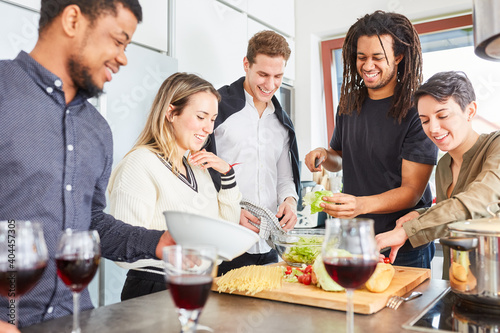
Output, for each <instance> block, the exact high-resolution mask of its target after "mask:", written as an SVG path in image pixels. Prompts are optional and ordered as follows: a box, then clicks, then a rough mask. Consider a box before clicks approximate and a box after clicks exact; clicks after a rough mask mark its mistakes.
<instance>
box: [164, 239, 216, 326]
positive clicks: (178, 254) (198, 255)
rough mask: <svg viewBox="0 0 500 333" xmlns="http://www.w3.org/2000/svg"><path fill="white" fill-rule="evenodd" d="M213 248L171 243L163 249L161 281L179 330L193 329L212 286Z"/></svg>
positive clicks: (214, 251) (214, 254) (214, 252)
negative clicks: (171, 302)
mask: <svg viewBox="0 0 500 333" xmlns="http://www.w3.org/2000/svg"><path fill="white" fill-rule="evenodd" d="M216 258H217V249H216V248H215V247H212V246H195V245H193V246H189V245H172V246H167V247H164V248H163V261H164V264H165V266H164V267H165V281H166V283H167V285H168V289H169V291H170V295H171V297H172V300H173V301H174V303H175V306H176V308H177V314H178V316H179V321H180V323H181V332H182V333H192V332H196V327H197V325H198V318H199V316H200V313H201V311H202V310H203V307H204V306H205V303H206V302H207V298H208V294H209V292H210V287H211V286H212V281H213V276H214V275H215V273H214V265H215V260H216Z"/></svg>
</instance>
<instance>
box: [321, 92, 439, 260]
mask: <svg viewBox="0 0 500 333" xmlns="http://www.w3.org/2000/svg"><path fill="white" fill-rule="evenodd" d="M391 101H392V97H389V98H385V99H381V100H372V99H369V98H367V99H366V101H365V102H364V104H363V107H362V109H361V112H360V113H359V114H358V113H357V112H356V111H354V112H353V113H352V114H351V115H340V116H339V115H338V114H337V116H336V117H335V119H336V124H335V130H334V132H333V137H332V140H331V142H330V147H331V148H332V149H334V150H339V151H342V168H343V177H344V180H343V181H344V186H343V192H344V193H347V194H352V195H355V196H368V195H376V194H380V193H383V192H386V191H389V190H391V189H394V188H397V187H400V186H401V165H402V159H405V160H408V161H412V162H417V163H423V164H431V165H435V164H436V161H437V152H438V150H437V147H436V146H435V145H434V143H433V142H432V141H431V140H430V139H429V138H428V137H427V136H426V135H425V133H424V131H423V129H422V125H421V122H420V119H419V117H418V113H417V111H416V110H415V108H412V109H410V110H409V112H408V115H407V116H406V117H405V118H404V119H403V120H402V122H401V124H399V122H398V120H397V119H394V118H392V117H389V116H388V115H387V113H388V110H389V108H390V105H391ZM431 204H432V193H431V191H430V188H429V185H427V187H426V189H425V192H424V195H423V196H422V198H421V199H420V201H419V202H418V203H417V205H416V206H415V207H413V208H411V209H406V210H402V211H399V212H395V213H390V214H366V215H362V217H369V218H371V219H374V220H375V233H376V234H378V233H381V232H385V231H389V230H392V229H394V227H395V222H396V220H397V219H398V218H399V217H401V216H403V215H404V214H406V213H407V212H408V211H410V210H412V209H414V208H421V207H430V206H431ZM405 249H413V248H412V247H411V245H410V244H409V242H407V244H405V245H404V247H403V248H402V250H405Z"/></svg>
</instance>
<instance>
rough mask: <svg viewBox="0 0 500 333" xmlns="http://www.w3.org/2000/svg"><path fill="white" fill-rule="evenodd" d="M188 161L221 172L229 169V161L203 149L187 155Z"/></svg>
mask: <svg viewBox="0 0 500 333" xmlns="http://www.w3.org/2000/svg"><path fill="white" fill-rule="evenodd" d="M189 163H191V164H192V165H199V166H200V168H202V169H208V168H212V169H214V170H216V171H217V172H219V173H222V174H225V173H227V172H229V170H231V166H230V165H229V163H227V162H225V161H224V160H222V159H221V158H220V157H218V156H217V155H215V154H213V153H209V152H207V151H206V150H205V149H203V150H200V151H198V152H196V153H194V154H192V155H191V156H189Z"/></svg>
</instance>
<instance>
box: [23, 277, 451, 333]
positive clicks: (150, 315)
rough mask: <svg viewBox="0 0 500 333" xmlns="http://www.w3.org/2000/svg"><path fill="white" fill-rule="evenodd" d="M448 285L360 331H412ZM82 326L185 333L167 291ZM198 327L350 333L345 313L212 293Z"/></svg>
mask: <svg viewBox="0 0 500 333" xmlns="http://www.w3.org/2000/svg"><path fill="white" fill-rule="evenodd" d="M448 285H449V283H448V281H445V280H437V279H431V280H427V281H425V282H423V283H422V284H421V285H419V286H418V287H416V288H415V289H414V290H417V291H421V292H422V293H423V296H422V297H419V298H417V299H415V300H413V301H410V302H407V303H404V304H402V305H401V306H400V307H399V309H398V310H392V309H388V308H384V309H382V310H380V311H379V312H377V313H375V314H372V315H359V314H355V315H354V325H355V331H356V332H366V333H370V332H384V333H390V332H398V333H399V332H404V331H407V330H404V329H403V328H402V327H401V325H403V324H404V323H406V322H407V321H408V320H409V319H411V318H413V317H414V316H415V315H417V314H418V313H420V312H421V311H422V310H423V309H424V308H425V307H426V306H427V305H429V304H430V303H431V302H432V301H433V300H434V299H436V298H437V297H438V296H439V295H440V294H441V293H442V292H443V291H444V290H445V289H446V288H447V287H448ZM80 323H81V328H82V332H83V333H85V332H89V333H90V332H92V333H94V332H106V333H113V332H116V333H126V332H175V333H178V332H179V331H180V324H179V321H178V319H177V313H176V310H175V306H174V304H173V301H172V299H171V298H170V294H169V292H168V291H163V292H158V293H155V294H151V295H148V296H143V297H139V298H135V299H131V300H128V301H125V302H121V303H117V304H112V305H108V306H104V307H100V308H97V309H94V310H90V311H85V312H82V313H81V315H80ZM199 323H200V324H201V325H205V326H209V327H211V328H212V329H214V331H215V332H245V333H249V332H256V333H257V332H259V333H261V332H300V331H303V332H321V333H328V332H345V312H343V311H335V310H328V309H322V308H315V307H310V306H303V305H295V304H290V303H282V302H276V301H268V300H262V299H257V298H253V297H247V296H237V295H229V294H218V293H216V292H211V293H210V295H209V299H208V301H207V304H206V306H205V309H204V310H203V312H202V315H201V317H200V321H199ZM71 327H72V317H71V316H67V317H63V318H58V319H55V320H51V321H47V322H44V323H41V324H37V325H33V326H30V327H26V328H24V329H22V330H21V332H22V333H39V332H43V333H48V332H57V333H61V332H71ZM407 332H410V331H407Z"/></svg>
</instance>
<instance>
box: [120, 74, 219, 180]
mask: <svg viewBox="0 0 500 333" xmlns="http://www.w3.org/2000/svg"><path fill="white" fill-rule="evenodd" d="M199 92H208V93H211V94H213V95H214V96H215V97H216V98H217V100H218V101H220V95H219V93H218V92H217V90H215V88H214V87H213V86H212V84H211V83H210V82H208V81H206V80H204V79H202V78H200V77H199V76H197V75H194V74H187V73H175V74H173V75H171V76H170V77H168V78H167V79H166V80H165V81H164V82H163V84H162V85H161V87H160V89H158V93H157V94H156V97H155V99H154V101H153V105H152V106H151V112H150V113H149V116H148V119H147V121H146V125H145V126H144V129H143V130H142V132H141V134H140V135H139V138H138V139H137V142H136V144H135V145H134V147H133V148H132V149H131V150H130V152H132V151H134V150H135V149H137V148H139V147H145V148H147V149H149V150H150V151H152V152H154V153H157V154H160V155H161V156H162V157H163V158H165V159H166V160H167V161H169V162H170V163H171V164H172V170H173V171H174V172H175V173H177V172H178V167H179V166H180V165H181V164H182V160H181V159H179V158H178V157H177V156H179V154H178V151H177V149H178V148H177V145H176V144H175V140H176V138H175V132H174V127H173V126H172V123H171V122H169V121H167V118H166V115H167V112H168V109H169V106H170V105H172V106H173V110H172V114H171V115H172V116H178V115H180V114H182V111H183V110H184V108H185V107H186V105H188V104H189V100H190V98H191V96H193V95H194V94H196V93H199ZM130 152H129V153H130Z"/></svg>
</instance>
